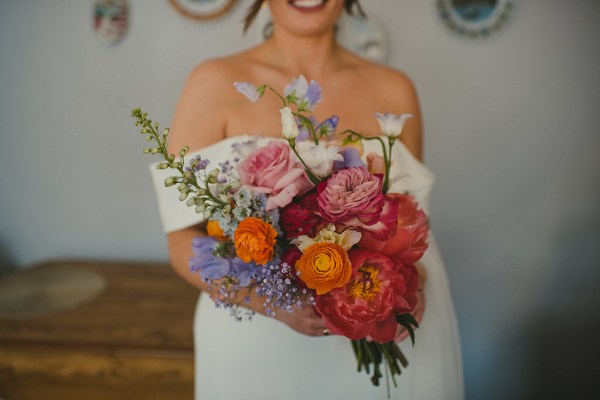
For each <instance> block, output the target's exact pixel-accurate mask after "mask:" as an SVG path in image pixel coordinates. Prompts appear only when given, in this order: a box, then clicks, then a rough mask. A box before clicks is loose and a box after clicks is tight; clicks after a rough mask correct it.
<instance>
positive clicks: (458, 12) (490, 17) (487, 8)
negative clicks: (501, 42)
mask: <svg viewBox="0 0 600 400" xmlns="http://www.w3.org/2000/svg"><path fill="white" fill-rule="evenodd" d="M436 1H437V7H438V10H439V12H440V15H441V17H442V19H443V20H444V21H445V22H446V25H448V27H449V28H450V29H452V30H453V31H455V32H457V33H459V34H461V35H465V36H469V37H481V36H488V35H490V34H491V33H493V32H495V31H497V30H499V29H500V28H501V27H502V25H503V24H504V23H505V22H506V20H507V19H508V16H509V15H510V13H511V12H512V10H513V9H514V7H515V1H513V0H436Z"/></svg>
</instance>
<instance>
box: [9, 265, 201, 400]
mask: <svg viewBox="0 0 600 400" xmlns="http://www.w3.org/2000/svg"><path fill="white" fill-rule="evenodd" d="M39 268H45V269H56V270H58V269H71V270H72V269H77V270H83V271H91V272H93V273H95V274H97V275H99V276H101V277H102V278H103V281H104V283H105V284H104V287H103V290H102V291H100V292H99V294H98V295H97V296H95V297H94V298H92V299H90V300H89V301H87V302H85V303H83V304H81V305H79V306H77V307H76V308H74V309H72V310H70V311H61V312H55V313H49V314H47V315H38V316H28V317H22V316H19V317H18V318H17V317H10V316H9V317H6V316H3V317H0V399H2V400H34V399H43V400H69V399H77V400H80V399H86V400H95V399H110V400H119V399H127V400H132V399H134V400H135V399H143V400H149V399H161V400H168V399H178V400H185V399H193V378H194V369H193V368H194V366H193V358H194V354H193V342H192V320H193V315H194V308H195V305H196V301H197V298H198V292H197V291H196V290H195V289H194V288H192V287H191V286H189V285H188V284H186V283H185V282H183V281H182V280H181V279H180V278H179V277H178V276H176V274H175V273H174V272H173V270H172V269H171V268H170V267H169V266H168V265H166V264H152V263H131V262H90V261H53V262H48V263H44V264H41V265H39V266H37V267H35V268H33V269H29V270H27V271H23V272H18V274H28V273H32V271H35V270H36V269H39Z"/></svg>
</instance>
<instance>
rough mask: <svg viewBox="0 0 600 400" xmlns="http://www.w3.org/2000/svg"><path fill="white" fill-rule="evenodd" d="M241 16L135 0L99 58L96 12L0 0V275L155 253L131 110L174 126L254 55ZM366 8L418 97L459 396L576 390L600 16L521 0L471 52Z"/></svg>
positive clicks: (596, 226) (592, 249)
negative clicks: (193, 15) (227, 62)
mask: <svg viewBox="0 0 600 400" xmlns="http://www.w3.org/2000/svg"><path fill="white" fill-rule="evenodd" d="M240 3H241V6H237V7H236V8H235V9H234V10H233V11H232V12H231V13H230V14H228V15H227V16H225V17H224V18H222V19H219V20H217V21H214V22H205V23H198V22H194V21H190V20H186V19H183V18H181V17H180V16H179V15H178V14H176V13H175V12H174V11H173V10H172V9H171V8H170V6H169V4H168V2H167V1H166V0H155V1H152V2H150V1H142V0H133V1H131V4H132V7H131V25H130V31H129V33H128V35H127V36H126V37H125V39H124V41H123V42H122V43H120V44H119V45H117V46H106V45H104V44H102V43H101V42H100V41H99V40H98V38H97V37H95V36H94V34H93V32H92V29H91V27H90V23H91V21H90V15H91V1H89V2H82V1H79V2H76V1H67V0H55V1H52V2H46V1H42V0H36V1H34V0H31V1H27V2H19V1H2V2H0V140H1V142H0V166H1V167H2V174H0V187H1V189H0V205H1V207H0V266H1V267H2V268H4V269H7V268H9V267H23V266H26V265H28V264H30V263H32V262H36V261H39V260H42V259H48V258H57V257H85V258H97V259H147V260H156V259H166V246H165V243H164V238H163V235H162V234H161V231H160V224H159V219H158V216H157V215H156V202H155V200H154V198H153V193H152V188H151V185H150V180H149V177H148V175H147V169H146V163H147V162H148V161H149V160H148V158H147V157H146V156H143V155H141V154H140V149H141V147H142V146H143V141H142V140H141V137H140V136H139V135H137V134H136V130H135V129H134V128H133V126H132V124H131V119H130V117H129V111H130V109H131V108H133V107H134V106H142V107H143V108H144V109H145V110H147V111H148V112H150V113H151V114H152V116H153V117H154V119H155V120H158V121H162V122H163V124H164V125H168V124H169V121H170V118H171V115H172V113H173V109H174V107H175V103H176V100H177V97H178V95H179V91H180V89H181V87H182V85H183V82H184V79H185V77H186V75H187V73H188V71H189V70H190V69H191V68H192V66H193V65H195V64H196V63H197V62H199V61H201V60H203V59H206V58H209V57H214V56H218V55H222V54H227V53H229V52H232V51H236V50H239V49H242V48H244V47H246V46H248V45H250V44H252V43H254V42H255V40H256V35H254V34H252V33H251V34H249V35H248V36H246V37H242V36H241V34H240V31H241V28H240V26H241V25H240V20H241V19H242V17H243V14H244V7H243V5H244V4H248V3H249V1H240ZM363 3H364V4H365V6H366V8H367V10H370V12H371V13H372V14H373V15H377V16H378V17H379V19H381V20H382V21H383V22H384V24H385V27H386V29H387V32H388V34H389V39H390V42H391V54H390V62H389V64H391V65H393V66H395V67H398V68H401V69H403V70H405V71H406V72H407V73H408V74H409V75H411V76H412V77H413V80H414V81H415V83H416V85H417V87H418V89H419V92H420V96H421V101H422V107H423V111H424V115H425V127H426V161H427V163H428V164H429V165H430V167H431V168H432V169H433V170H434V171H435V172H436V174H437V178H438V183H437V186H436V188H435V190H434V193H433V199H432V209H433V213H432V224H433V228H434V230H435V231H436V233H437V237H438V241H439V243H440V245H441V247H442V250H443V253H444V257H445V259H446V262H447V266H448V271H449V275H450V279H451V283H452V289H453V293H454V299H455V304H456V308H457V312H458V316H459V319H460V324H461V330H462V342H463V353H464V364H465V376H466V380H467V394H468V398H469V399H473V400H479V399H506V398H515V399H516V398H559V397H563V398H568V397H573V395H574V394H576V393H578V392H577V391H580V392H581V393H583V394H587V393H588V392H586V391H587V390H589V389H590V387H591V383H589V382H593V378H592V377H591V374H592V371H593V368H594V367H593V364H592V362H591V360H592V357H594V356H596V357H597V356H598V355H599V351H598V344H597V337H598V334H599V333H600V321H599V317H598V315H600V313H598V311H599V308H600V307H599V305H600V302H599V299H598V295H596V294H594V293H598V290H597V285H598V283H599V281H600V279H599V278H600V277H599V274H600V269H599V267H600V265H599V264H600V263H599V259H600V257H599V256H600V251H599V249H598V247H599V246H598V244H599V243H600V212H599V207H598V206H599V204H600V189H599V188H600V185H599V183H600V179H599V178H600V162H599V160H600V157H598V156H597V154H596V153H597V152H598V150H599V149H600V147H599V144H600V139H599V138H598V128H597V126H598V123H599V122H600V117H599V116H598V110H599V109H600V107H599V106H600V95H599V94H598V89H600V77H599V73H598V71H600V59H599V53H598V51H597V38H598V37H600V28H599V26H598V24H597V21H598V20H599V18H600V3H599V2H597V1H593V0H589V1H585V0H578V1H576V2H565V1H560V0H544V1H542V0H537V1H536V0H530V1H525V0H521V1H520V2H519V5H518V8H517V9H516V12H515V14H514V18H513V19H512V20H511V21H510V23H509V24H508V25H507V26H506V27H505V29H503V30H502V31H501V32H499V33H498V34H496V35H494V36H492V37H490V38H488V39H483V40H468V39H465V38H461V37H458V36H456V35H454V34H452V33H450V32H449V31H447V29H446V28H445V26H444V25H443V24H442V23H441V22H440V20H439V18H438V16H437V15H436V10H435V5H434V3H435V2H434V1H433V0H431V1H423V0H404V1H395V0H368V1H363ZM567 393H570V395H569V396H567V395H566V394H567Z"/></svg>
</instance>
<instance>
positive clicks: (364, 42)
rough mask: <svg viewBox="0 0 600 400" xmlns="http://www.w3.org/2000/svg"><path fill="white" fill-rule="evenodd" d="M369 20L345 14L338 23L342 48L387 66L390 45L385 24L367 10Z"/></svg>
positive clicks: (338, 33)
mask: <svg viewBox="0 0 600 400" xmlns="http://www.w3.org/2000/svg"><path fill="white" fill-rule="evenodd" d="M365 11H366V14H367V18H364V17H361V16H360V15H348V14H346V13H344V14H343V15H342V16H341V17H340V19H339V23H338V32H337V35H338V40H339V42H340V44H341V45H342V46H344V47H345V48H347V49H348V50H350V51H353V52H355V53H357V54H358V55H360V56H361V57H363V58H366V59H367V60H371V61H374V62H377V63H381V64H385V63H386V62H387V60H388V55H389V43H388V39H387V34H386V33H385V29H384V27H383V23H382V22H381V20H379V19H378V18H377V17H376V16H375V15H374V14H373V13H370V12H369V11H368V10H365Z"/></svg>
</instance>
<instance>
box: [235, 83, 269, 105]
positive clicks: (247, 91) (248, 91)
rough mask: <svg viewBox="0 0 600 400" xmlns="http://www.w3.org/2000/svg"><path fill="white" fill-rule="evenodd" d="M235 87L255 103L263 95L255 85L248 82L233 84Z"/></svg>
mask: <svg viewBox="0 0 600 400" xmlns="http://www.w3.org/2000/svg"><path fill="white" fill-rule="evenodd" d="M233 86H235V88H236V90H237V91H238V92H240V93H241V94H243V95H244V96H246V97H247V98H248V100H250V101H251V102H253V103H256V102H257V101H258V100H259V99H260V97H261V95H262V94H261V93H260V92H259V91H258V89H257V88H256V87H255V86H254V85H252V84H250V83H248V82H233Z"/></svg>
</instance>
